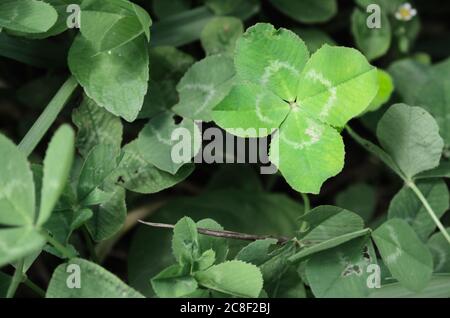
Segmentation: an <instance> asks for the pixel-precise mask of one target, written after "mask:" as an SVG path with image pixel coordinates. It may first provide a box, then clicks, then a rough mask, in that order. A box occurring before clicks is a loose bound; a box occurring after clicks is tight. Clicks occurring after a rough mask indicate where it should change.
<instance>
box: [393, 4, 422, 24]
mask: <svg viewBox="0 0 450 318" xmlns="http://www.w3.org/2000/svg"><path fill="white" fill-rule="evenodd" d="M416 15H417V10H416V9H414V8H413V7H412V6H411V3H409V2H406V3H404V4H402V5H401V6H400V7H398V9H397V12H395V18H396V19H397V20H400V21H410V20H411V19H412V18H414V17H415V16H416Z"/></svg>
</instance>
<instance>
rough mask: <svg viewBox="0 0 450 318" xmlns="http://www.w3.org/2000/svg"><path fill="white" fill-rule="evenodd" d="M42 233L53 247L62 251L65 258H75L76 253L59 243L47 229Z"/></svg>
mask: <svg viewBox="0 0 450 318" xmlns="http://www.w3.org/2000/svg"><path fill="white" fill-rule="evenodd" d="M41 234H42V235H43V236H44V237H45V239H46V240H47V242H49V243H50V244H51V245H53V247H54V248H55V249H56V250H57V251H58V252H60V253H61V254H62V255H63V256H64V257H65V258H68V259H70V258H74V257H76V255H75V254H74V253H73V252H72V251H71V250H69V249H68V248H67V247H65V246H64V245H62V244H61V243H59V242H58V241H57V240H55V239H54V238H53V237H52V236H51V235H50V234H49V233H48V232H47V231H46V230H42V231H41Z"/></svg>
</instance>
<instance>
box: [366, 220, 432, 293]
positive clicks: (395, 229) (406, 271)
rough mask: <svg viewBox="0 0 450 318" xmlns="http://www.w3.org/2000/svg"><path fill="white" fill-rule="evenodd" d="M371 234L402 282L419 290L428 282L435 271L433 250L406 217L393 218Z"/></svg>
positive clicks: (385, 260) (384, 259) (395, 274)
mask: <svg viewBox="0 0 450 318" xmlns="http://www.w3.org/2000/svg"><path fill="white" fill-rule="evenodd" d="M372 237H373V239H374V240H375V243H376V245H377V247H378V250H379V251H380V254H381V257H382V258H383V261H384V263H385V264H386V266H387V267H388V268H389V271H390V272H391V273H392V276H393V277H394V278H396V279H397V280H398V281H399V282H401V283H402V285H403V286H405V287H406V288H408V289H411V290H413V291H416V292H418V291H420V290H422V289H423V288H424V287H425V286H426V285H427V284H428V282H429V281H430V278H431V274H432V272H433V259H432V257H431V253H430V251H429V250H428V249H427V247H426V245H425V244H424V243H422V242H421V241H420V239H419V238H418V237H417V235H416V234H415V233H414V230H413V229H412V228H411V227H410V226H409V225H408V224H407V223H406V222H405V221H403V220H400V219H391V220H389V221H387V222H386V223H384V224H383V225H382V226H380V227H379V228H378V229H376V230H375V231H374V232H373V234H372Z"/></svg>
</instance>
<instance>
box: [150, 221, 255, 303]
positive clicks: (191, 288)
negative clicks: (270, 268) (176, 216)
mask: <svg viewBox="0 0 450 318" xmlns="http://www.w3.org/2000/svg"><path fill="white" fill-rule="evenodd" d="M208 223H209V225H210V226H208V228H211V224H214V225H213V226H214V227H216V228H217V227H220V225H218V224H217V223H215V222H214V223H213V221H212V220H203V221H200V222H198V223H197V224H196V223H195V222H194V221H193V220H192V219H191V218H188V217H184V218H182V219H181V220H179V221H178V222H177V224H175V227H174V230H173V238H172V252H173V255H174V257H175V259H176V260H177V262H178V264H175V265H171V266H170V267H167V268H166V269H164V270H163V271H162V272H160V273H159V274H157V275H156V276H155V277H154V278H153V279H152V286H153V289H154V291H155V293H156V294H157V295H158V296H160V297H181V296H186V295H189V294H191V293H194V292H195V291H196V290H197V288H198V287H199V286H201V287H203V288H207V289H210V290H213V291H218V292H221V293H225V294H229V295H234V296H238V297H258V295H259V293H260V292H261V289H262V284H263V280H262V275H261V272H260V271H259V269H258V268H257V267H256V266H255V265H251V264H249V263H246V262H243V261H237V260H233V261H225V262H222V263H219V264H217V265H213V264H214V262H215V260H216V255H220V254H222V255H223V254H224V253H223V250H224V249H225V250H227V246H226V245H223V244H217V243H216V244H207V243H214V242H213V241H212V239H210V238H205V237H204V238H203V242H201V241H200V237H199V236H200V234H199V233H198V232H197V225H202V226H204V225H208ZM208 241H209V242H208ZM216 242H217V241H216ZM222 242H223V241H222ZM210 247H211V248H210ZM225 254H226V253H225Z"/></svg>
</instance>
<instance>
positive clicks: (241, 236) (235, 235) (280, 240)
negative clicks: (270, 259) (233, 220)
mask: <svg viewBox="0 0 450 318" xmlns="http://www.w3.org/2000/svg"><path fill="white" fill-rule="evenodd" d="M139 222H140V223H142V224H145V225H149V226H152V227H159V228H164V229H173V228H174V227H175V225H173V224H166V223H153V222H145V221H142V220H139ZM197 231H198V233H200V234H204V235H209V236H215V237H222V238H229V239H237V240H245V241H257V240H264V239H268V238H271V239H276V240H277V244H279V245H283V244H285V243H286V242H289V241H290V240H291V239H290V238H288V237H275V236H272V235H254V234H246V233H239V232H233V231H225V230H223V231H219V230H210V229H205V228H201V227H198V228H197Z"/></svg>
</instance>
